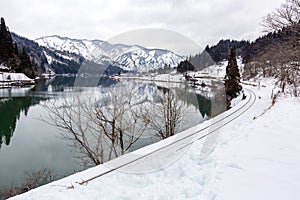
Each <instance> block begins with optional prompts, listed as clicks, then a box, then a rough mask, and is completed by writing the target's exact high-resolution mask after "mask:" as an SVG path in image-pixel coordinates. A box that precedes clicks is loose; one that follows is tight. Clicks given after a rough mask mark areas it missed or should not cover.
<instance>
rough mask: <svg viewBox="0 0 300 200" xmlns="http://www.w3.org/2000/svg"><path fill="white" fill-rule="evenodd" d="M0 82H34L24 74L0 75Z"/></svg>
mask: <svg viewBox="0 0 300 200" xmlns="http://www.w3.org/2000/svg"><path fill="white" fill-rule="evenodd" d="M0 81H32V79H30V78H28V77H27V76H26V75H25V74H23V73H8V72H7V73H6V72H4V73H0Z"/></svg>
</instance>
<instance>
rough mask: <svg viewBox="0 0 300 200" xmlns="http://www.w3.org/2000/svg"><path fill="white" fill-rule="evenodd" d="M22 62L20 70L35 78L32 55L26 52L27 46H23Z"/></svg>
mask: <svg viewBox="0 0 300 200" xmlns="http://www.w3.org/2000/svg"><path fill="white" fill-rule="evenodd" d="M20 59H21V64H20V72H21V73H24V74H25V75H26V76H28V77H29V78H34V77H35V76H34V72H33V68H32V65H31V61H30V57H29V55H28V54H27V53H26V50H25V47H24V46H23V48H22V52H21V54H20Z"/></svg>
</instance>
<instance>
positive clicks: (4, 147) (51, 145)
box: [0, 76, 221, 188]
mask: <svg viewBox="0 0 300 200" xmlns="http://www.w3.org/2000/svg"><path fill="white" fill-rule="evenodd" d="M74 80H75V78H74V77H62V76H58V77H55V78H52V79H47V80H39V81H38V82H37V83H36V85H35V86H32V87H30V88H2V89H0V188H1V187H10V186H11V185H12V184H20V183H21V182H22V181H24V178H26V176H25V175H26V172H28V171H29V172H30V171H32V170H35V171H37V170H40V169H42V168H47V169H49V170H51V171H52V172H53V173H54V174H55V179H58V178H62V177H64V176H67V175H70V174H73V173H75V172H78V171H81V170H83V169H85V168H86V167H85V166H83V165H82V163H81V162H82V160H80V159H78V152H77V151H76V150H74V149H73V148H72V145H70V142H69V141H67V140H66V139H62V137H61V136H62V131H61V130H60V129H58V128H57V127H55V126H51V125H49V124H48V123H46V122H45V121H43V120H42V119H47V118H46V117H47V116H48V112H47V111H46V110H45V107H44V106H45V105H47V104H49V103H50V102H51V100H53V99H55V100H61V99H64V98H65V97H69V96H72V95H74V94H79V96H80V95H82V96H85V98H87V95H89V94H92V95H94V96H95V95H100V96H101V95H103V91H107V90H108V89H109V88H111V87H112V86H114V85H115V84H117V82H116V81H114V80H111V79H108V78H107V79H101V80H100V82H99V84H98V85H97V86H90V87H86V86H85V87H76V88H75V87H74V86H73V85H74ZM87 81H88V78H87ZM134 82H135V83H134V85H135V87H138V90H137V91H139V94H138V95H139V96H143V98H144V99H153V95H154V94H156V92H157V90H162V88H163V89H164V88H165V89H169V88H167V86H164V85H161V84H158V83H154V82H137V81H134ZM125 84H128V83H125ZM172 90H173V91H175V93H176V95H177V96H178V97H179V99H180V100H181V101H183V102H184V103H185V104H184V105H185V106H186V108H187V110H188V112H187V114H188V118H187V119H188V120H187V122H186V123H182V124H181V126H180V130H184V129H186V128H189V127H191V126H194V125H196V124H199V123H201V122H202V121H203V120H205V119H208V118H210V117H211V116H212V115H215V114H216V113H212V112H211V110H212V108H211V106H212V105H211V100H210V98H209V95H208V94H205V93H203V94H201V93H200V94H199V93H194V92H193V91H192V89H191V88H188V87H186V86H182V85H180V86H176V85H175V86H172ZM91 91H92V92H91ZM220 112H221V111H220ZM156 141H158V138H150V137H143V138H142V137H141V139H140V141H138V142H137V143H136V144H135V145H133V146H132V147H131V148H130V149H129V151H133V150H135V149H138V148H140V147H142V146H145V145H148V144H150V143H153V142H156Z"/></svg>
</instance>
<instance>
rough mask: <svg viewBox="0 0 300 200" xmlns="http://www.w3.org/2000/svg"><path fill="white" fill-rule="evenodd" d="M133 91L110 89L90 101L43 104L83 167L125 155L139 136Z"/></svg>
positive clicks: (141, 129) (78, 98)
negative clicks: (69, 142)
mask: <svg viewBox="0 0 300 200" xmlns="http://www.w3.org/2000/svg"><path fill="white" fill-rule="evenodd" d="M133 96H134V90H133V89H132V88H124V87H114V88H110V89H109V90H108V91H107V92H106V93H103V94H102V95H101V97H99V98H96V97H95V99H92V98H90V97H86V98H83V97H82V95H81V96H73V97H71V98H65V99H64V100H63V101H61V100H51V101H50V102H48V103H45V104H44V108H45V109H46V110H47V111H48V119H45V118H44V119H43V121H45V122H47V123H48V124H50V125H53V126H55V127H58V128H60V129H62V130H63V134H62V137H63V138H64V139H67V140H68V141H71V144H72V147H73V148H74V149H75V151H76V152H77V153H78V155H79V156H78V158H79V160H80V163H81V164H83V165H84V166H90V165H99V164H102V163H103V162H105V161H107V160H110V159H113V158H115V157H117V156H119V155H122V154H124V152H126V151H127V150H129V148H130V147H131V146H132V144H134V143H135V142H136V141H137V140H138V139H139V138H140V136H141V135H142V133H143V132H144V130H145V127H143V126H140V125H138V124H141V122H139V121H140V120H141V118H140V117H139V116H138V112H136V111H137V110H139V109H138V104H135V103H134V99H133Z"/></svg>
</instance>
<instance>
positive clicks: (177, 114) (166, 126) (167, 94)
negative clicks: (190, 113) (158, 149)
mask: <svg viewBox="0 0 300 200" xmlns="http://www.w3.org/2000/svg"><path fill="white" fill-rule="evenodd" d="M184 114H185V109H184V104H183V102H182V101H180V100H179V99H178V98H177V96H176V94H174V93H173V92H172V91H171V90H170V89H167V88H163V94H162V95H161V97H160V99H159V100H158V102H156V103H153V104H151V105H149V106H148V108H146V109H144V111H143V121H144V123H146V124H147V126H148V129H149V130H150V131H152V132H153V133H154V134H155V135H156V136H158V137H160V138H162V139H165V138H168V137H170V136H173V135H175V134H176V133H177V131H178V128H179V124H180V123H181V122H182V120H183V117H184Z"/></svg>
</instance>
